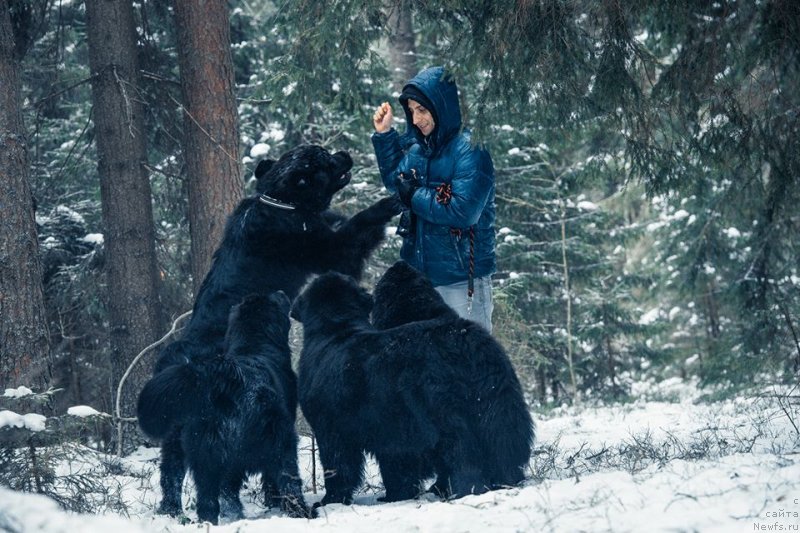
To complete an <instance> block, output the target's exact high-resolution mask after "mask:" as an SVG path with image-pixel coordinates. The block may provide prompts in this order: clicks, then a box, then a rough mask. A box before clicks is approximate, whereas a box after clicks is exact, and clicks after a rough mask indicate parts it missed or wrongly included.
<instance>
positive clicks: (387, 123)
mask: <svg viewBox="0 0 800 533" xmlns="http://www.w3.org/2000/svg"><path fill="white" fill-rule="evenodd" d="M392 117H393V115H392V106H390V105H389V102H384V103H382V104H381V105H380V106H378V109H376V110H375V113H374V114H373V115H372V125H373V126H375V131H377V132H378V133H386V132H387V131H389V130H390V129H391V127H392Z"/></svg>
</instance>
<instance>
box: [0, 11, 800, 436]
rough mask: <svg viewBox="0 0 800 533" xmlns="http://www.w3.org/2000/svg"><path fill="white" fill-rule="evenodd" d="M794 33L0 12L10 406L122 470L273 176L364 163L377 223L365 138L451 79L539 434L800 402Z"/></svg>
mask: <svg viewBox="0 0 800 533" xmlns="http://www.w3.org/2000/svg"><path fill="white" fill-rule="evenodd" d="M628 4H630V5H628ZM798 26H800V4H798V3H797V2H794V1H792V0H782V1H781V0H772V1H757V0H756V1H753V2H736V1H719V2H694V1H691V0H682V1H676V2H669V3H663V2H656V1H643V2H632V3H622V2H617V1H615V0H604V1H601V2H579V1H569V0H502V1H495V2H484V1H475V0H445V1H441V2H425V1H413V0H382V1H371V0H363V1H352V0H350V1H345V0H342V1H332V2H326V3H321V2H320V3H317V2H309V1H305V0H299V1H295V2H270V1H266V0H236V1H230V2H227V3H224V2H189V1H185V2H184V1H177V2H175V4H174V5H173V4H172V3H169V2H160V1H151V0H148V1H142V2H127V1H120V2H101V1H97V0H87V2H86V3H85V4H84V3H83V2H79V1H65V0H28V1H23V0H0V30H2V35H0V37H1V40H0V43H2V46H1V47H0V178H2V184H0V205H2V209H3V211H2V213H3V215H2V219H3V220H2V221H0V245H1V247H0V388H18V387H20V386H27V387H31V388H33V389H34V390H36V391H37V392H43V391H48V390H49V391H50V392H49V393H48V394H45V395H44V397H43V399H44V403H43V404H41V405H39V406H38V407H35V409H38V410H41V411H44V412H46V413H48V414H50V415H52V416H53V417H52V420H58V417H59V416H60V415H62V414H64V413H65V412H66V410H67V408H68V407H70V406H74V405H91V406H93V407H95V408H97V409H98V410H99V411H101V412H105V413H111V414H112V416H109V417H107V418H102V417H101V418H96V419H93V420H94V422H93V423H92V425H90V426H89V427H86V426H85V425H83V426H81V427H80V428H78V429H76V430H75V432H76V434H77V435H78V436H79V438H81V439H83V440H84V441H86V442H91V443H93V445H95V446H97V447H98V448H101V449H112V448H113V447H114V446H115V445H116V444H117V442H116V438H117V437H116V434H115V433H114V432H113V431H112V428H114V427H115V426H114V424H113V422H116V421H117V420H115V419H114V418H113V417H114V415H117V414H121V415H122V417H123V418H128V417H131V416H132V414H133V409H132V401H133V399H134V398H135V395H136V393H138V390H139V388H140V387H141V383H142V382H143V380H145V379H147V376H148V375H149V373H150V371H151V368H152V362H153V358H154V357H155V351H153V350H151V352H150V353H148V354H147V356H146V357H145V358H144V359H143V360H141V361H140V362H139V363H138V364H137V365H136V369H135V370H134V372H133V373H132V374H131V376H130V377H129V379H128V381H127V383H126V385H125V387H124V390H123V394H122V397H121V398H120V402H121V406H120V407H121V410H120V412H119V413H117V412H116V410H115V402H116V396H117V387H118V384H119V381H120V378H121V376H122V375H123V374H124V373H125V371H126V370H127V369H128V367H129V365H130V363H131V361H132V360H133V359H134V358H135V357H136V355H137V354H139V353H140V352H141V351H142V349H143V348H145V347H146V346H147V345H149V344H150V343H152V342H154V341H156V340H158V339H159V338H160V337H161V336H162V335H163V334H164V333H166V332H167V331H168V330H169V329H170V327H171V326H172V325H173V320H174V319H175V318H176V317H178V316H179V315H181V314H182V313H184V312H185V311H187V310H189V309H190V308H191V304H192V301H193V298H192V294H193V290H194V289H195V287H196V286H197V284H198V283H199V282H200V281H201V280H202V276H203V275H204V273H205V271H206V269H207V266H208V262H209V261H210V257H211V252H212V251H213V249H214V247H215V246H216V243H217V242H218V237H219V231H220V230H221V227H222V224H224V218H225V216H226V215H227V214H228V213H229V212H230V211H231V209H232V206H233V205H235V203H236V201H238V199H239V198H240V197H241V195H242V194H252V192H253V190H252V188H251V187H250V184H249V183H248V179H249V177H250V174H251V172H252V169H253V168H254V166H255V163H257V161H258V160H259V159H260V158H262V157H272V158H277V157H278V156H279V155H280V154H281V153H282V152H284V151H286V150H288V149H290V148H291V147H293V146H296V145H297V144H300V143H319V144H322V145H325V146H327V147H330V148H332V149H337V150H338V149H346V150H348V151H350V153H351V154H352V155H353V159H354V160H355V166H354V177H353V181H352V184H351V186H349V187H348V188H346V189H345V190H344V191H342V193H340V195H339V197H338V198H337V199H336V200H335V205H334V208H335V209H338V210H340V211H343V212H346V213H350V214H352V213H354V212H355V211H356V210H358V209H359V208H361V207H364V206H366V205H368V204H369V203H371V202H373V201H375V200H376V199H377V198H379V197H380V196H382V195H383V194H385V193H384V191H383V190H382V187H381V185H380V179H379V176H378V171H377V166H376V163H375V158H374V155H373V154H372V148H371V144H370V138H369V136H370V133H371V120H370V116H371V114H372V111H373V110H374V108H375V107H376V106H377V105H378V104H380V103H381V102H383V101H391V102H396V96H397V94H398V92H399V89H400V87H401V86H402V83H403V81H405V80H407V79H408V78H410V77H411V76H412V75H413V74H415V73H416V72H417V71H418V70H419V69H421V68H423V67H426V66H431V65H439V64H441V65H444V66H446V67H447V68H448V69H450V70H451V71H452V72H453V73H454V75H455V77H456V79H457V82H458V84H459V87H460V90H461V95H462V98H463V100H462V101H463V104H464V105H463V112H464V116H465V120H466V123H467V124H468V125H469V126H470V127H471V128H472V129H473V130H474V132H475V136H476V138H477V139H478V140H479V141H480V142H481V143H484V144H485V145H486V146H487V147H488V149H489V150H490V151H491V153H492V156H493V159H494V163H495V168H496V186H497V212H498V272H497V274H496V275H495V279H494V285H495V301H496V307H495V335H496V337H497V338H498V339H499V340H500V341H501V343H502V344H503V345H504V346H505V347H506V349H507V350H508V352H509V354H510V356H511V357H512V360H513V361H514V364H515V366H516V368H517V371H518V373H519V375H520V378H521V380H522V382H523V385H524V387H525V390H526V393H527V397H528V399H529V401H530V403H531V405H532V406H533V407H535V408H536V409H547V408H549V406H553V405H560V404H562V403H571V402H586V401H598V402H603V401H625V399H626V398H628V396H629V394H630V390H631V387H632V386H634V384H641V383H648V382H657V381H660V380H663V379H665V378H670V377H678V378H680V379H685V380H696V381H697V382H698V383H699V384H700V385H701V386H703V387H706V389H707V391H708V397H709V398H717V397H720V396H731V395H735V394H748V393H749V392H748V391H757V390H763V387H764V386H765V385H768V384H776V383H789V384H790V385H794V384H796V383H797V373H798V371H800V324H798V320H800V290H798V288H799V287H800V274H798V254H797V250H798V240H799V239H800V232H798V223H800V215H799V214H798V211H797V209H796V208H795V207H793V206H796V205H798V200H800V180H798V176H799V175H800V135H798V117H799V115H800V105H799V104H800V87H799V86H798V85H799V84H798V81H800V77H799V76H798V74H800V27H798ZM395 107H396V109H397V106H395ZM396 127H398V128H399V129H400V130H401V131H402V130H404V128H405V125H403V124H401V123H398V124H396ZM398 250H399V241H398V238H397V237H394V236H390V237H388V238H387V242H386V244H385V245H384V246H383V248H382V249H381V250H380V252H379V253H378V254H377V256H376V257H374V258H373V260H372V261H371V263H370V266H369V272H368V276H367V279H366V280H365V283H367V284H371V283H373V282H374V280H375V279H376V278H377V276H379V275H380V273H381V272H382V271H383V270H384V269H385V268H386V267H387V266H388V265H390V264H391V263H392V262H393V261H394V260H395V259H396V258H397V257H398ZM28 407H31V408H34V407H33V406H28ZM128 422H129V423H128V425H129V426H130V428H134V427H135V424H132V423H130V421H128ZM61 429H62V430H64V432H67V433H68V432H69V431H68V430H67V429H66V428H63V427H62V428H61ZM130 432H131V433H130V441H131V443H135V441H136V436H135V434H134V433H133V429H130ZM25 438H26V439H28V438H31V437H30V436H29V435H28V436H26V437H25ZM37 438H40V439H44V437H42V436H39V437H37ZM37 442H38V441H37ZM42 443H44V440H43V441H42V442H39V444H42Z"/></svg>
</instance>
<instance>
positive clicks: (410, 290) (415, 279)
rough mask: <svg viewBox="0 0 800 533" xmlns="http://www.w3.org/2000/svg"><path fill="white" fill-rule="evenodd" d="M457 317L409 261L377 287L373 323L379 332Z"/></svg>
mask: <svg viewBox="0 0 800 533" xmlns="http://www.w3.org/2000/svg"><path fill="white" fill-rule="evenodd" d="M453 314H455V311H453V310H452V309H451V308H450V307H449V306H448V305H447V304H446V303H445V302H444V300H443V299H442V297H441V296H440V295H439V293H438V292H436V289H434V288H433V285H432V284H431V282H430V281H429V280H428V278H426V277H425V276H423V275H422V273H421V272H420V271H418V270H417V269H415V268H414V267H412V266H411V265H409V264H408V263H406V262H405V261H398V262H396V263H395V264H394V265H392V266H391V268H389V269H388V270H387V271H386V272H385V273H384V274H383V276H382V277H381V279H380V280H379V281H378V283H377V285H375V294H374V305H373V308H372V323H373V325H374V326H375V327H376V328H378V329H388V328H393V327H395V326H400V325H402V324H408V323H409V322H416V321H418V320H430V319H432V318H438V317H440V316H444V315H453Z"/></svg>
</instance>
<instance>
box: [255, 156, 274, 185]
mask: <svg viewBox="0 0 800 533" xmlns="http://www.w3.org/2000/svg"><path fill="white" fill-rule="evenodd" d="M274 164H275V161H274V160H273V159H262V160H261V161H259V162H258V165H256V170H255V172H253V175H254V176H255V177H256V179H257V180H260V179H261V178H263V177H264V174H266V173H267V172H269V169H271V168H272V165H274Z"/></svg>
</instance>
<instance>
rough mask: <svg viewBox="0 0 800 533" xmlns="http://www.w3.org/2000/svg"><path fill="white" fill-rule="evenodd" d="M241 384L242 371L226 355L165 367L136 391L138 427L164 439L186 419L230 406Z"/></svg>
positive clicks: (148, 433)
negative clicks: (137, 397) (140, 389)
mask: <svg viewBox="0 0 800 533" xmlns="http://www.w3.org/2000/svg"><path fill="white" fill-rule="evenodd" d="M241 383H242V375H241V372H240V371H239V369H238V367H237V366H236V364H235V361H232V360H231V359H229V358H227V357H214V358H211V359H208V360H204V361H200V362H188V363H184V364H181V365H172V366H168V367H167V368H164V369H163V370H162V371H161V372H159V373H158V374H156V375H155V376H153V378H152V379H150V381H148V382H147V384H146V385H145V386H144V388H143V389H142V392H141V393H139V401H138V404H137V407H136V411H137V415H138V417H139V427H141V428H142V431H144V433H145V434H146V435H148V436H150V437H153V438H156V439H163V438H164V437H166V436H167V435H168V434H169V433H170V432H171V430H172V429H173V428H175V427H178V426H180V425H181V424H183V423H184V422H185V421H186V420H187V419H189V418H193V417H196V416H197V415H198V414H200V413H208V412H209V410H210V409H220V408H222V409H224V408H226V407H229V404H231V402H232V400H231V397H232V395H233V394H234V393H235V391H234V390H233V389H235V388H238V386H239V384H241Z"/></svg>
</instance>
